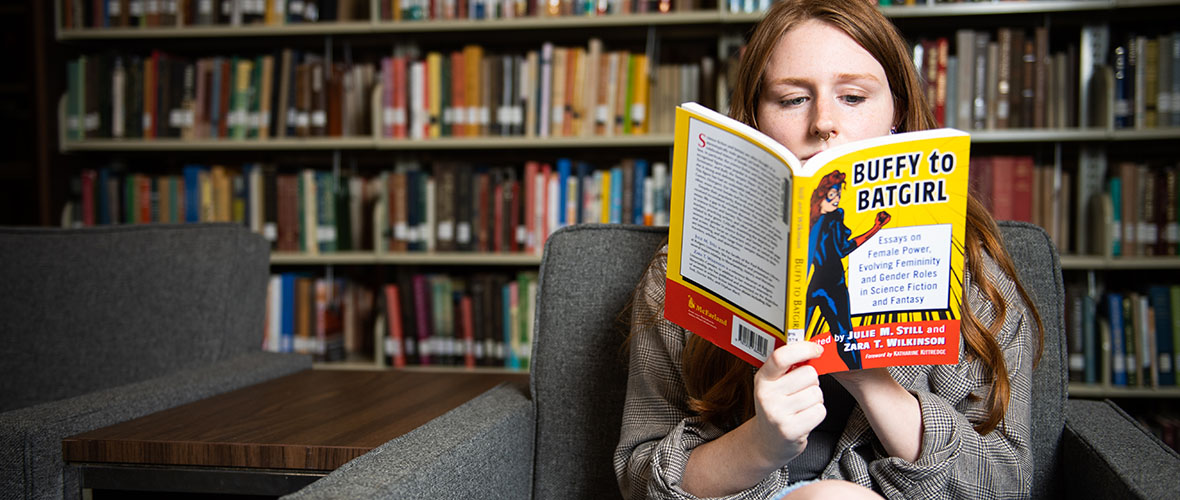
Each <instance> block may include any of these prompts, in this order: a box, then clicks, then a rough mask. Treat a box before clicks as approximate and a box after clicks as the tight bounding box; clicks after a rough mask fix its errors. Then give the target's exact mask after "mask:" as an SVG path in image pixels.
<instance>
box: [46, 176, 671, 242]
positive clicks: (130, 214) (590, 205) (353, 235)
mask: <svg viewBox="0 0 1180 500" xmlns="http://www.w3.org/2000/svg"><path fill="white" fill-rule="evenodd" d="M669 179H670V178H669V176H668V170H667V165H666V164H664V163H649V162H648V161H647V160H646V159H634V158H628V159H623V160H622V161H620V162H619V163H618V164H615V165H611V166H609V167H603V168H597V167H596V166H594V165H592V164H590V163H587V162H581V161H579V162H573V161H571V160H569V159H559V160H557V161H556V162H554V163H548V162H540V161H529V162H526V163H525V164H524V165H523V166H501V167H486V166H477V165H469V164H461V163H453V162H438V163H435V164H433V165H431V166H430V168H429V169H427V168H425V167H424V166H423V165H420V164H418V163H416V162H401V163H398V164H397V165H396V166H395V168H393V169H392V170H390V171H384V172H380V173H375V174H372V175H359V174H341V175H339V176H337V175H335V174H333V173H332V172H331V171H330V170H314V169H310V168H305V169H292V170H287V169H279V168H277V167H275V166H274V165H269V164H247V165H244V166H243V167H242V168H240V169H239V168H227V167H224V166H220V165H214V166H202V165H189V166H186V167H184V169H183V172H182V173H180V174H175V175H173V174H144V173H128V172H124V171H122V170H119V169H113V168H100V169H86V170H84V171H83V172H82V173H81V175H80V176H79V178H78V179H77V180H76V182H75V183H74V184H75V189H76V193H75V194H74V196H73V197H72V198H73V200H72V201H71V202H69V203H68V204H67V206H66V208H65V209H64V210H63V225H67V226H89V225H100V224H111V223H125V224H141V223H153V222H158V223H182V222H205V221H213V222H237V223H240V224H244V225H247V226H249V227H250V228H251V229H253V230H255V231H257V232H259V233H261V234H263V235H265V236H266V237H267V238H269V239H270V240H271V241H272V242H273V245H274V249H275V250H278V251H287V252H305V253H311V254H317V253H322V252H335V251H343V250H365V251H376V252H405V251H473V252H523V253H530V254H539V253H541V251H542V249H543V248H544V243H545V239H546V238H547V237H548V235H549V234H551V233H552V232H553V231H555V230H557V229H558V228H560V227H562V226H565V225H568V224H574V223H581V222H603V223H629V224H646V225H654V224H667V218H668V210H669V207H668V201H667V199H668V182H669Z"/></svg>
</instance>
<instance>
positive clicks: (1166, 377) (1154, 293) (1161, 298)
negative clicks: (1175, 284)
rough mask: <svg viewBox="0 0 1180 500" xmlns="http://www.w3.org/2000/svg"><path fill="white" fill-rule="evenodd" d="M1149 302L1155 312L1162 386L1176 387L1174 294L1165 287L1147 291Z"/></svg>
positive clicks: (1157, 362) (1157, 354)
mask: <svg viewBox="0 0 1180 500" xmlns="http://www.w3.org/2000/svg"><path fill="white" fill-rule="evenodd" d="M1147 297H1148V301H1149V302H1150V304H1151V308H1152V309H1154V310H1155V351H1156V363H1155V366H1156V369H1157V370H1159V374H1160V375H1159V382H1160V385H1161V386H1172V385H1176V368H1175V359H1174V355H1175V353H1174V352H1173V346H1172V294H1171V289H1170V288H1169V287H1167V286H1164V285H1153V286H1151V287H1149V288H1148V289H1147Z"/></svg>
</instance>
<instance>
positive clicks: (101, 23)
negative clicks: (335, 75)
mask: <svg viewBox="0 0 1180 500" xmlns="http://www.w3.org/2000/svg"><path fill="white" fill-rule="evenodd" d="M58 8H59V12H60V19H61V26H62V28H65V29H80V28H136V27H138V28H162V27H183V26H213V25H224V26H242V25H248V24H261V25H267V26H281V25H285V24H301V23H308V22H337V21H367V20H368V19H369V14H368V12H369V1H368V0H61V1H60V2H58Z"/></svg>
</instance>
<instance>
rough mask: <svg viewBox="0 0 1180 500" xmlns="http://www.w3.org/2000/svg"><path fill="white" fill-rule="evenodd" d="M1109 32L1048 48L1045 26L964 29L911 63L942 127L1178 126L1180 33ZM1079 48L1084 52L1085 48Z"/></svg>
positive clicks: (1091, 30) (917, 53)
mask: <svg viewBox="0 0 1180 500" xmlns="http://www.w3.org/2000/svg"><path fill="white" fill-rule="evenodd" d="M1110 37H1111V35H1110V29H1109V27H1108V26H1085V27H1083V28H1082V31H1081V36H1080V39H1079V44H1072V43H1071V44H1069V46H1068V47H1066V49H1065V50H1063V51H1057V52H1052V51H1051V50H1050V33H1049V28H1048V27H1043V26H1042V27H1036V28H1033V29H1032V30H1031V31H1029V30H1025V29H1022V28H1017V27H1000V28H997V29H996V30H995V31H994V33H993V32H988V31H980V30H971V29H960V30H957V31H956V32H955V36H954V39H953V46H952V40H951V39H948V38H946V37H940V38H934V39H923V40H920V41H919V42H917V43H915V44H914V46H913V54H912V55H913V58H914V64H915V65H916V66H917V68H918V72H919V74H920V75H921V76H922V78H923V85H924V87H925V89H926V94H927V97H928V100H929V102H930V103H931V106H932V107H933V110H934V114H935V118H936V120H937V121H938V123H939V124H940V125H944V126H948V127H953V128H959V129H962V130H1004V129H1016V128H1021V129H1027V128H1034V129H1041V128H1048V129H1060V128H1071V127H1108V126H1110V127H1114V128H1117V129H1150V128H1159V127H1176V126H1180V32H1172V33H1164V34H1159V35H1154V36H1144V35H1138V36H1136V35H1131V36H1128V37H1127V39H1126V42H1125V43H1124V44H1121V45H1118V46H1117V47H1114V48H1110V47H1109V45H1110ZM1079 47H1080V48H1079Z"/></svg>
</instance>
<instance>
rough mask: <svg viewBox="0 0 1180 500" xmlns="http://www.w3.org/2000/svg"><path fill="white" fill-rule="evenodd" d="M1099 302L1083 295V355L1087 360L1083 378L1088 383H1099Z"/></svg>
mask: <svg viewBox="0 0 1180 500" xmlns="http://www.w3.org/2000/svg"><path fill="white" fill-rule="evenodd" d="M1097 309H1098V308H1097V304H1095V302H1094V297H1091V296H1089V295H1085V296H1083V297H1082V355H1083V357H1085V360H1086V369H1085V371H1084V378H1083V380H1084V381H1085V382H1086V383H1087V384H1097V383H1098V366H1099V359H1098V329H1097V321H1098V319H1097V314H1098V311H1097Z"/></svg>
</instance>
